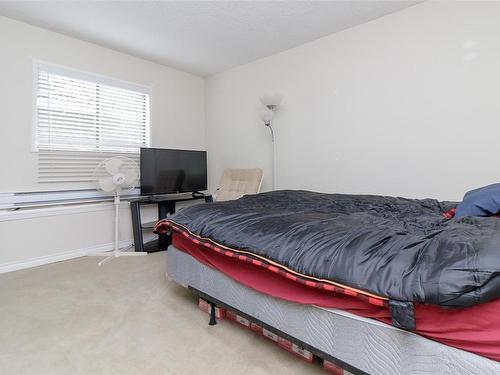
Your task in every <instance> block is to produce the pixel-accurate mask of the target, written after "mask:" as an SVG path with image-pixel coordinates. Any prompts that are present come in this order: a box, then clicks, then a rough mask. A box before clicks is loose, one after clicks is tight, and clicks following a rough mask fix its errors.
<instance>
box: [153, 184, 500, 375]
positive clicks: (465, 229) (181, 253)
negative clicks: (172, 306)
mask: <svg viewBox="0 0 500 375" xmlns="http://www.w3.org/2000/svg"><path fill="white" fill-rule="evenodd" d="M453 206H454V203H452V202H438V201H436V200H430V199H428V200H410V199H403V198H393V197H377V196H350V195H338V194H320V193H312V192H304V191H277V192H271V193H264V194H259V195H257V196H248V197H244V198H242V199H239V200H237V201H234V202H225V203H214V204H210V205H201V206H197V207H193V208H188V209H184V210H182V211H179V213H178V214H176V215H174V216H173V217H172V218H170V219H169V220H166V221H163V222H160V223H158V225H157V231H162V230H172V231H173V232H174V233H173V246H172V248H171V249H170V250H169V251H168V252H167V253H168V263H167V264H168V274H169V275H170V277H172V278H173V279H174V280H175V281H177V282H178V283H180V284H182V285H184V286H189V287H191V288H192V289H193V290H194V291H196V292H197V293H198V294H204V295H205V296H206V297H207V298H208V299H212V300H214V301H217V302H219V303H222V304H224V305H227V306H229V307H231V308H234V309H236V310H238V311H241V312H242V313H244V314H246V315H248V316H249V317H250V318H252V319H257V320H258V321H260V322H262V323H263V324H265V325H268V326H269V327H271V328H274V329H277V330H279V331H280V332H282V333H285V334H287V335H290V337H292V338H293V339H294V340H296V341H298V342H300V343H301V344H303V345H306V346H307V347H309V348H310V349H311V350H312V351H313V352H315V353H317V355H319V356H320V357H322V358H325V357H327V359H329V360H332V361H336V363H338V364H339V365H340V366H341V367H343V368H345V369H347V370H349V371H350V372H352V373H372V374H379V373H380V374H400V373H419V372H421V371H428V372H433V373H467V372H470V373H474V374H476V373H498V372H500V364H499V363H498V362H497V361H498V360H499V359H500V319H499V318H497V315H498V314H497V313H496V312H497V311H498V308H499V307H500V302H499V301H500V300H499V299H498V297H499V295H498V294H499V293H500V288H499V287H498V282H499V281H498V277H497V276H498V275H499V274H500V272H499V270H500V259H499V258H500V257H498V255H497V254H498V244H499V243H500V241H498V239H499V238H498V233H500V231H499V229H500V226H499V222H500V220H498V219H492V218H464V219H461V220H448V219H446V218H445V217H444V216H443V212H446V211H447V210H449V209H450V208H451V207H453ZM276 317H281V318H279V319H276ZM471 317H474V318H473V319H471ZM362 344H363V345H362ZM360 348H362V350H360Z"/></svg>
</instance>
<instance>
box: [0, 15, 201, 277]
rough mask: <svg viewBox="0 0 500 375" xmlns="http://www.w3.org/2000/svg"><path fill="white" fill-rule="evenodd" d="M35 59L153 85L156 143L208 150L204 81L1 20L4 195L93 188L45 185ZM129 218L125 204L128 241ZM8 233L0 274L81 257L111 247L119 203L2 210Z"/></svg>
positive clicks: (0, 175)
mask: <svg viewBox="0 0 500 375" xmlns="http://www.w3.org/2000/svg"><path fill="white" fill-rule="evenodd" d="M32 59H39V60H43V61H47V62H51V63H55V64H59V65H64V66H67V67H70V68H76V69H80V70H84V71H89V72H93V73H98V74H104V75H108V76H111V77H114V78H118V79H123V80H126V81H132V82H136V83H139V84H146V85H152V87H153V93H152V114H151V118H152V129H151V130H152V131H151V133H152V145H153V146H154V147H165V148H182V149H205V98H204V80H203V78H201V77H197V76H194V75H191V74H188V73H184V72H181V71H178V70H174V69H171V68H168V67H165V66H162V65H158V64H155V63H151V62H148V61H145V60H142V59H139V58H135V57H132V56H129V55H126V54H123V53H119V52H116V51H113V50H110V49H106V48H102V47H99V46H96V45H93V44H90V43H86V42H83V41H80V40H77V39H73V38H69V37H66V36H64V35H61V34H57V33H54V32H51V31H47V30H44V29H40V28H36V27H33V26H29V25H27V24H23V23H20V22H17V21H13V20H10V19H8V18H4V17H0V160H1V162H0V192H20V191H40V190H57V189H72V188H83V187H90V186H91V185H89V184H39V183H38V182H37V179H36V178H37V154H36V153H32V152H31V131H32V107H31V106H32ZM73 208H74V210H73ZM47 212H49V216H47ZM148 214H149V215H148V216H149V217H151V216H152V215H154V212H151V210H150V211H149V213H148ZM129 215H130V214H129V210H128V208H127V207H126V206H125V207H124V208H123V209H122V215H121V218H122V227H121V232H122V233H121V235H122V236H121V238H122V240H124V241H125V242H127V241H130V240H131V238H132V235H131V229H130V227H131V225H130V216H129ZM0 238H1V239H2V241H1V245H0V272H1V271H2V270H12V269H16V268H19V267H23V265H29V264H37V263H43V262H46V261H50V260H56V259H63V258H65V257H71V256H76V255H78V254H80V255H81V253H82V249H83V250H95V249H102V248H108V249H110V248H111V247H110V246H111V243H112V241H113V210H112V205H110V204H104V205H79V206H72V208H71V209H69V210H68V209H66V208H62V209H60V208H57V209H55V211H54V210H52V211H51V210H50V209H49V210H46V209H43V210H31V211H26V210H23V211H19V212H7V211H0ZM30 262H31V263H30Z"/></svg>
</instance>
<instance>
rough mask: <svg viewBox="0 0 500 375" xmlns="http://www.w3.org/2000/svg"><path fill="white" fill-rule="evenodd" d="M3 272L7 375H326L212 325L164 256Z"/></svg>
mask: <svg viewBox="0 0 500 375" xmlns="http://www.w3.org/2000/svg"><path fill="white" fill-rule="evenodd" d="M97 261H98V258H79V259H75V260H70V261H66V262H60V263H56V264H51V265H47V266H42V267H37V268H32V269H28V270H23V271H18V272H12V273H7V274H3V275H0V374H2V375H9V374H15V375H22V374H37V375H42V374H65V375H70V374H111V375H112V374H120V375H125V374H287V375H289V374H323V375H325V374H327V373H326V372H325V371H324V370H322V369H321V368H320V367H319V366H318V365H310V364H307V363H305V362H302V361H301V360H300V359H297V358H295V357H294V356H292V355H291V354H289V353H287V352H286V351H284V350H282V349H279V348H278V347H276V346H275V345H274V344H273V343H272V342H271V341H269V340H266V339H264V338H262V337H260V336H258V335H256V334H255V333H253V332H251V331H249V330H244V329H242V328H240V327H238V326H237V325H236V324H233V323H230V322H227V321H226V322H224V321H223V322H221V323H220V324H218V325H217V326H215V327H209V326H208V325H207V322H208V315H205V314H204V313H203V312H201V311H200V310H198V309H197V307H196V301H197V300H196V297H194V296H193V295H192V294H191V293H190V292H189V291H187V290H186V289H184V288H182V287H179V286H178V285H176V284H175V283H174V282H172V281H166V279H165V276H164V270H165V254H164V253H156V254H150V255H148V256H146V257H137V258H135V257H134V258H120V259H117V260H113V261H112V262H111V263H108V264H106V265H104V266H103V267H97Z"/></svg>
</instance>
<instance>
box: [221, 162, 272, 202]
mask: <svg viewBox="0 0 500 375" xmlns="http://www.w3.org/2000/svg"><path fill="white" fill-rule="evenodd" d="M262 175H263V173H262V169H260V168H251V169H232V168H226V169H224V174H223V175H222V180H221V183H220V188H219V190H218V192H217V193H216V197H215V199H216V200H217V201H228V200H233V199H238V198H241V197H242V196H244V195H246V194H257V193H258V192H259V190H260V185H261V183H262Z"/></svg>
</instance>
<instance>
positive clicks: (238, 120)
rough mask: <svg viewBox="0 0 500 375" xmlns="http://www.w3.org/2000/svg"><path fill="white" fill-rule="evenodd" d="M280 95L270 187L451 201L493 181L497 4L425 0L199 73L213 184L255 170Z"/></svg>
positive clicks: (499, 54) (498, 87)
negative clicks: (236, 170) (269, 110)
mask: <svg viewBox="0 0 500 375" xmlns="http://www.w3.org/2000/svg"><path fill="white" fill-rule="evenodd" d="M276 91H277V92H281V93H282V94H283V95H284V101H283V106H282V107H281V108H280V111H279V113H277V115H276V121H275V126H276V132H277V139H278V142H277V183H276V185H277V188H280V189H281V188H282V189H284V188H286V189H310V190H316V191H324V192H348V193H373V194H387V195H399V196H406V197H436V198H441V199H460V198H461V196H462V195H463V192H464V191H465V190H467V189H469V188H472V187H475V186H479V185H483V184H488V183H492V182H497V181H498V180H500V168H499V161H500V158H499V157H498V151H497V150H498V146H497V144H498V139H499V137H500V3H498V2H426V3H422V4H419V5H416V6H414V7H411V8H408V9H405V10H403V11H400V12H396V13H393V14H391V15H388V16H385V17H383V18H380V19H377V20H375V21H372V22H369V23H366V24H363V25H360V26H358V27H354V28H351V29H347V30H345V31H342V32H339V33H336V34H333V35H331V36H328V37H325V38H322V39H319V40H317V41H314V42H311V43H308V44H306V45H303V46H300V47H297V48H294V49H291V50H288V51H286V52H283V53H280V54H277V55H274V56H271V57H268V58H265V59H262V60H259V61H256V62H253V63H250V64H247V65H244V66H241V67H237V68H235V69H232V70H229V71H226V72H223V73H221V74H218V75H216V76H213V77H211V78H209V79H208V80H207V84H206V100H207V101H206V106H207V145H208V152H209V167H210V174H211V176H212V178H211V186H212V187H213V186H216V184H217V180H218V178H219V176H220V174H221V173H222V169H223V168H224V167H225V166H233V167H234V166H244V167H246V166H260V167H263V168H264V169H265V173H266V179H265V181H264V185H263V187H264V189H269V187H270V179H269V177H270V173H271V172H270V167H271V164H270V160H271V157H270V150H271V146H270V138H269V134H268V130H267V129H266V128H265V127H264V126H263V124H262V123H261V122H260V120H259V113H260V111H261V109H262V107H261V105H260V104H259V99H258V96H259V95H260V94H262V93H274V92H276Z"/></svg>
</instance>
